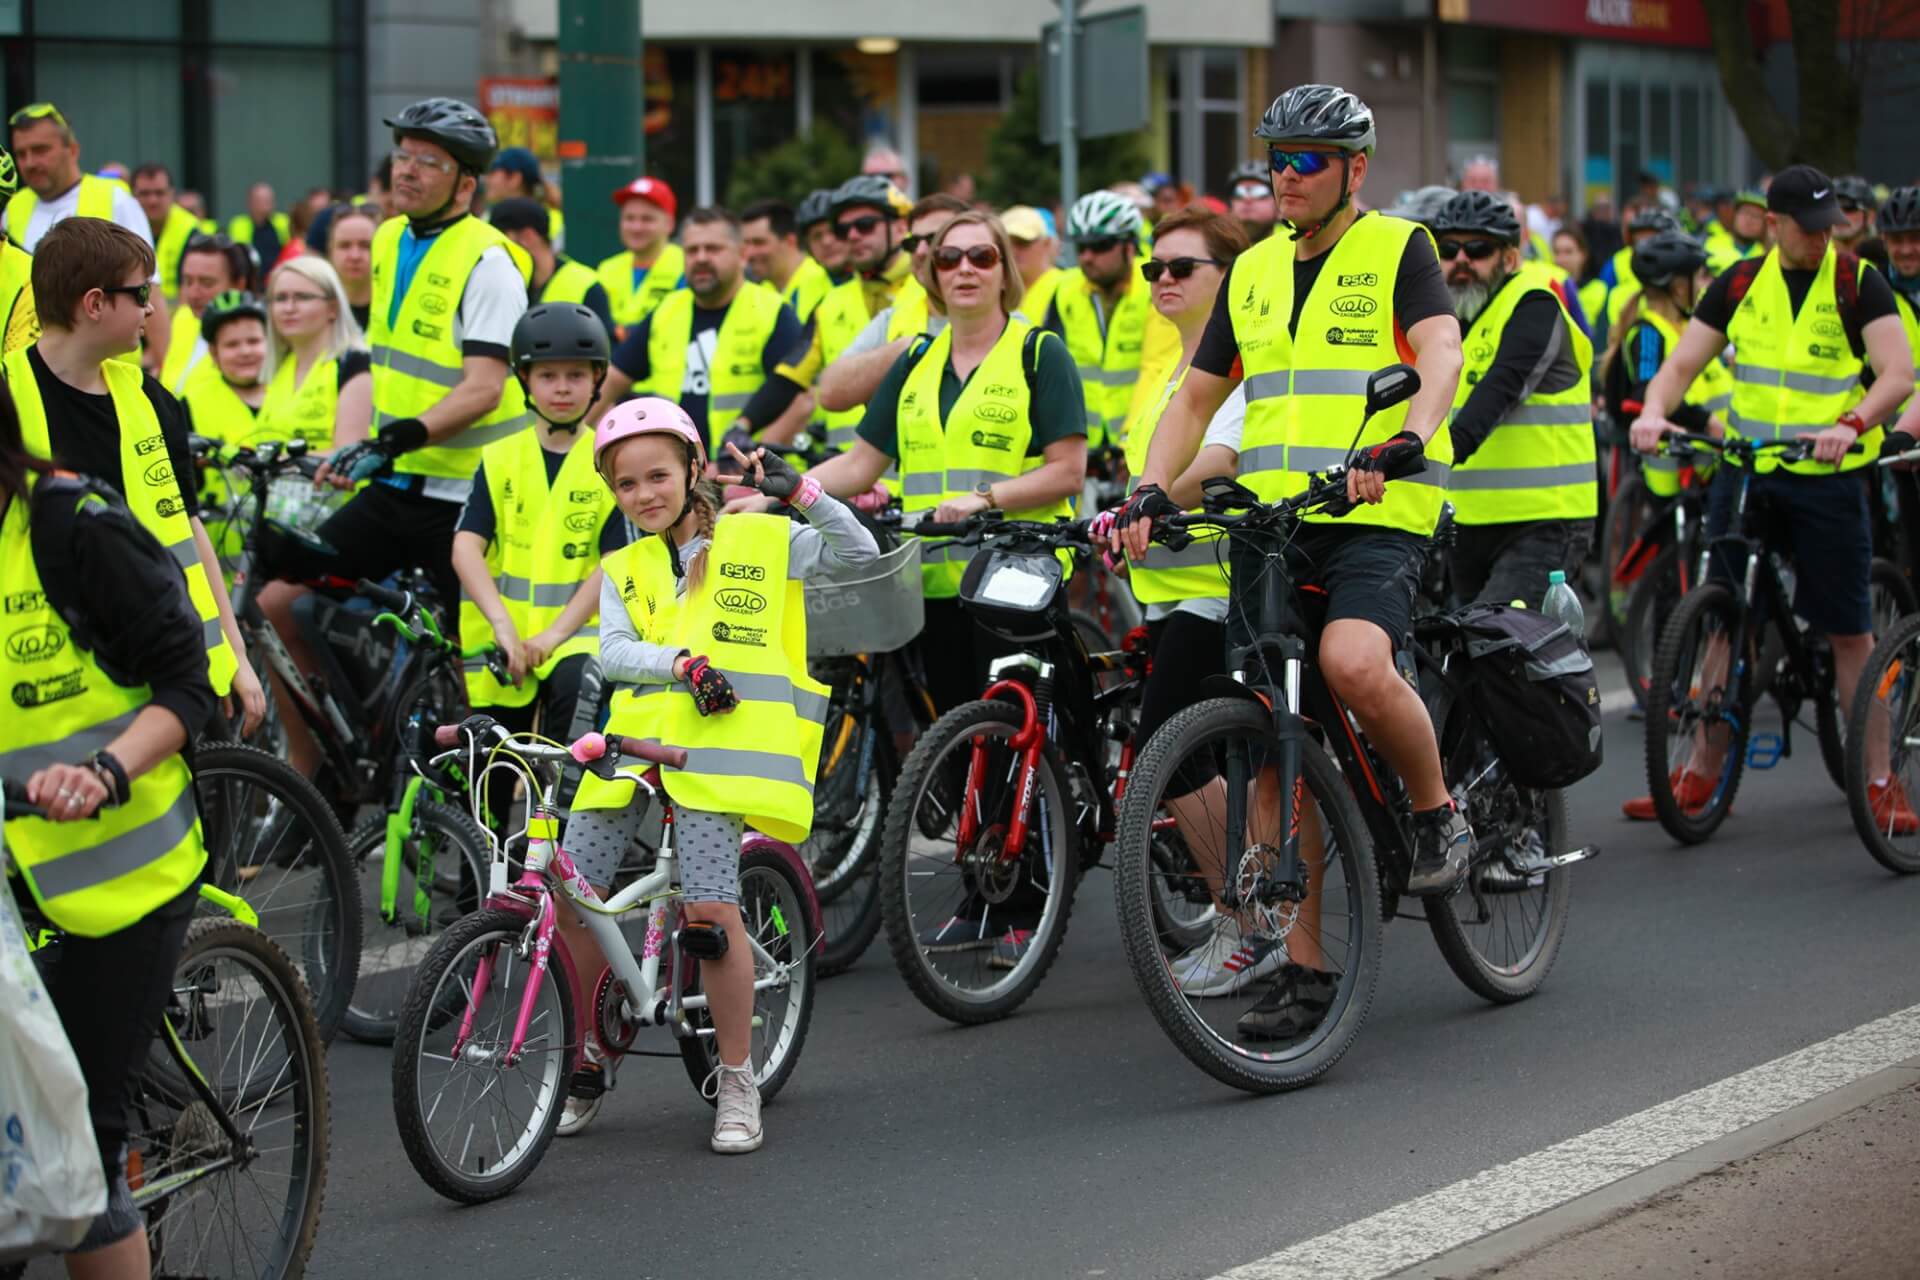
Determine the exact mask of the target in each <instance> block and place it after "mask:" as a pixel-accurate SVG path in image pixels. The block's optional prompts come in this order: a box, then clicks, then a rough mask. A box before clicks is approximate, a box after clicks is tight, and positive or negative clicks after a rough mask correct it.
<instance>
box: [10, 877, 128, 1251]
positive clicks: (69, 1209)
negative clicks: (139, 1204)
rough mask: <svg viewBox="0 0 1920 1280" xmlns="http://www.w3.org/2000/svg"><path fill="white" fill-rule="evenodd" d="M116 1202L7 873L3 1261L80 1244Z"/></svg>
mask: <svg viewBox="0 0 1920 1280" xmlns="http://www.w3.org/2000/svg"><path fill="white" fill-rule="evenodd" d="M106 1208H107V1183H106V1178H105V1176H104V1175H103V1174H102V1173H101V1170H100V1150H99V1147H98V1146H97V1145H96V1144H95V1142H94V1137H93V1124H92V1122H91V1121H90V1120H88V1119H87V1082H86V1080H85V1079H84V1078H83V1077H82V1076H81V1074H80V1063H79V1061H78V1060H77V1059H75V1058H74V1056H73V1047H72V1046H71V1045H69V1044H68V1043H67V1033H66V1031H65V1030H64V1029H63V1028H62V1027H61V1025H60V1015H59V1014H58V1013H57V1012H55V1010H54V1007H53V999H52V997H51V996H49V995H48V994H47V988H46V984H45V983H43V982H41V981H40V974H39V971H38V970H36V969H35V968H34V965H33V956H32V955H31V954H29V952H28V951H27V935H26V930H25V928H24V927H22V925H21V923H20V916H19V913H18V912H16V911H15V910H14V906H13V893H12V891H11V889H10V887H9V886H8V885H7V883H6V882H5V880H4V879H0V1263H6V1262H14V1261H18V1260H19V1259H21V1258H26V1257H32V1256H34V1255H36V1254H41V1253H46V1252H49V1251H51V1250H54V1249H69V1248H72V1247H73V1246H74V1245H76V1244H78V1243H79V1242H80V1237H82V1236H83V1235H85V1234H86V1232H87V1227H88V1226H89V1225H90V1224H91V1223H92V1221H93V1220H94V1218H96V1217H98V1216H99V1215H100V1214H102V1213H104V1212H105V1211H106Z"/></svg>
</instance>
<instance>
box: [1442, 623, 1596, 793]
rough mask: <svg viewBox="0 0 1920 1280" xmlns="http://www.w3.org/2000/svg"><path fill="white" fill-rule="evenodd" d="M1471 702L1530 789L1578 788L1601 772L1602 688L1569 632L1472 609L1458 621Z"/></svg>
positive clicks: (1510, 770) (1510, 771)
mask: <svg viewBox="0 0 1920 1280" xmlns="http://www.w3.org/2000/svg"><path fill="white" fill-rule="evenodd" d="M1454 620H1455V622H1456V623H1457V625H1458V626H1459V628H1460V632H1461V637H1462V639H1463V640H1464V641H1465V644H1466V651H1467V657H1468V669H1467V697H1468V700H1469V701H1470V702H1471V704H1472V706H1473V709H1474V712H1475V713H1476V714H1477V715H1478V716H1479V717H1480V722H1481V724H1482V725H1483V726H1485V728H1486V732H1487V739H1488V741H1489V742H1491V743H1492V744H1493V749H1494V750H1495V751H1496V752H1497V753H1498V754H1499V756H1500V759H1501V762H1502V763H1504V764H1505V765H1506V767H1507V775H1508V776H1509V777H1511V778H1512V779H1513V780H1514V781H1515V782H1516V783H1518V784H1519V785H1521V786H1523V787H1537V788H1554V787H1566V786H1571V785H1572V784H1573V783H1576V782H1578V781H1579V780H1580V779H1582V778H1584V777H1586V776H1587V775H1588V774H1590V773H1592V772H1593V771H1594V770H1595V769H1598V768H1599V767H1600V749H1601V737H1600V685H1599V681H1598V680H1596V679H1595V678H1594V672H1593V658H1592V656H1591V655H1589V654H1588V653H1587V649H1586V646H1585V645H1584V644H1583V643H1581V640H1580V637H1579V636H1577V635H1575V634H1574V633H1573V632H1572V631H1571V630H1569V629H1568V628H1567V625H1566V624H1565V623H1563V622H1560V621H1558V620H1556V619H1554V618H1550V617H1548V616H1547V615H1545V614H1543V613H1537V612H1535V611H1534V610H1532V609H1516V608H1513V607H1512V606H1510V605H1504V604H1477V605H1470V606H1468V607H1467V608H1465V609H1461V610H1459V611H1458V612H1457V613H1455V614H1454Z"/></svg>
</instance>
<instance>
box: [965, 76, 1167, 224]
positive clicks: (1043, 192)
mask: <svg viewBox="0 0 1920 1280" xmlns="http://www.w3.org/2000/svg"><path fill="white" fill-rule="evenodd" d="M1146 167H1147V138H1146V135H1145V134H1144V133H1123V134H1118V135H1116V136H1114V137H1111V138H1092V139H1089V140H1086V141H1083V142H1082V143H1081V144H1080V189H1081V191H1082V192H1086V191H1095V190H1098V189H1099V188H1101V187H1104V186H1107V185H1108V184H1109V183H1114V182H1120V181H1122V180H1124V179H1129V178H1138V177H1139V176H1140V175H1141V173H1142V172H1144V171H1145V169H1146ZM980 192H981V195H983V196H984V197H985V198H986V199H988V200H990V201H992V202H993V203H994V204H996V205H1000V206H1002V207H1004V206H1006V205H1010V204H1032V205H1047V206H1051V205H1053V204H1054V203H1056V202H1057V201H1058V199H1059V196H1060V148H1059V147H1058V146H1057V145H1056V146H1047V145H1045V144H1043V143H1042V142H1041V141H1040V78H1039V75H1038V73H1037V72H1036V71H1035V70H1034V69H1033V68H1031V67H1029V68H1028V69H1027V70H1026V71H1025V72H1024V73H1022V74H1021V76H1020V82H1019V83H1018V84H1017V85H1016V86H1015V87H1014V91H1013V103H1012V105H1011V106H1009V107H1008V108H1007V114H1006V115H1004V116H1002V117H1001V119H1000V123H999V124H997V125H995V126H994V129H993V132H992V133H990V134H989V135H987V172H986V176H985V177H984V178H983V179H982V181H981V184H980Z"/></svg>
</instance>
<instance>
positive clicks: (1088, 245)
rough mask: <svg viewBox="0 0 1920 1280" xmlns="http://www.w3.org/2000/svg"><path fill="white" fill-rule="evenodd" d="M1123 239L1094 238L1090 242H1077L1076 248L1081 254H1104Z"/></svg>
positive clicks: (1111, 237) (1110, 237)
mask: <svg viewBox="0 0 1920 1280" xmlns="http://www.w3.org/2000/svg"><path fill="white" fill-rule="evenodd" d="M1125 239H1126V237H1125V236H1096V237H1095V238H1093V239H1091V240H1081V241H1079V242H1078V244H1077V246H1076V247H1077V248H1078V249H1079V251H1080V252H1081V253H1106V252H1107V251H1108V250H1110V249H1112V248H1113V247H1114V246H1116V245H1118V244H1121V243H1123V242H1124V241H1125Z"/></svg>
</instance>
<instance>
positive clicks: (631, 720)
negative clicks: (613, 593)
mask: <svg viewBox="0 0 1920 1280" xmlns="http://www.w3.org/2000/svg"><path fill="white" fill-rule="evenodd" d="M790 529H791V521H789V520H787V519H786V518H785V517H784V516H770V515H731V516H725V517H722V519H721V520H720V522H719V524H717V525H716V526H715V527H714V534H713V542H712V544H711V545H710V546H709V547H708V549H707V553H706V568H705V570H704V572H703V574H702V578H701V584H700V589H699V590H698V591H697V592H693V593H691V594H690V595H689V597H688V598H687V599H685V600H678V599H676V590H677V586H678V584H677V581H676V579H675V577H674V573H673V566H672V565H671V564H670V563H669V562H668V559H667V551H666V545H665V544H664V543H663V542H661V540H660V539H659V538H657V537H652V538H644V539H642V540H641V541H639V542H636V543H633V544H631V545H629V546H626V547H622V548H621V549H620V550H619V551H616V552H614V553H613V554H611V555H609V556H608V557H607V558H606V559H605V560H604V561H603V562H602V565H601V567H602V568H604V569H605V570H606V572H607V573H608V575H609V576H611V577H612V579H613V580H614V581H615V582H616V583H618V584H619V585H620V598H621V599H622V600H623V601H625V602H626V607H627V613H628V615H629V616H630V617H631V618H632V619H633V624H634V628H635V630H636V631H638V632H639V634H640V636H641V638H642V639H645V640H647V641H649V642H651V643H654V644H666V645H671V646H673V647H675V648H679V649H685V650H687V651H688V652H691V653H698V654H705V655H706V657H707V660H708V661H709V662H710V663H712V664H713V666H715V667H716V668H718V669H719V670H720V671H722V672H723V673H724V674H725V675H726V677H727V680H728V681H729V683H731V684H732V685H733V691H734V693H735V694H736V695H737V696H738V697H739V699H740V704H739V705H738V706H737V707H735V708H734V709H733V710H732V711H729V712H725V713H723V714H721V715H714V716H702V715H701V714H700V713H699V710H698V709H697V708H696V707H695V706H694V703H693V697H692V695H691V694H690V693H689V692H688V690H687V688H686V686H685V685H684V684H680V683H674V684H644V685H635V686H629V687H623V688H621V689H620V690H619V691H618V692H616V693H615V694H614V696H613V699H612V702H611V708H610V715H609V719H608V722H607V731H608V732H609V733H618V734H622V735H625V736H628V737H636V738H642V739H652V740H655V741H659V742H664V743H667V744H669V745H672V746H677V747H683V748H685V749H686V752H687V765H686V768H684V769H662V770H661V777H662V779H663V781H664V783H665V785H666V789H667V794H668V795H669V796H671V797H672V798H673V801H674V803H675V804H677V805H680V806H682V807H684V808H688V809H698V810H702V811H705V812H709V813H732V814H739V815H741V816H742V817H743V818H745V819H746V822H747V825H749V826H751V827H753V828H754V829H755V830H757V831H764V832H765V833H766V834H768V835H770V836H772V837H774V838H775V839H776V840H785V841H787V842H788V843H790V844H798V843H799V842H800V841H802V840H805V839H806V838H807V835H808V833H809V832H810V831H811V830H812V828H813V781H814V770H815V768H816V767H817V765H818V763H819V758H820V739H821V735H822V731H823V730H824V728H825V725H826V715H827V687H826V686H825V685H823V684H821V683H820V682H819V681H817V680H814V679H813V678H812V677H810V676H809V675H808V674H807V611H806V605H805V602H804V599H803V597H802V594H801V586H800V583H798V582H797V581H794V580H793V579H790V578H788V577H787V553H788V539H789V538H790V537H791V536H792V535H791V532H790ZM631 797H632V784H631V783H626V782H615V783H605V782H601V781H600V780H599V779H598V778H595V777H593V776H592V775H588V776H587V777H585V778H583V779H581V783H580V790H579V794H578V795H577V796H576V797H575V798H574V806H573V807H574V808H575V809H612V808H624V807H626V805H627V804H628V803H630V801H631Z"/></svg>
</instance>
